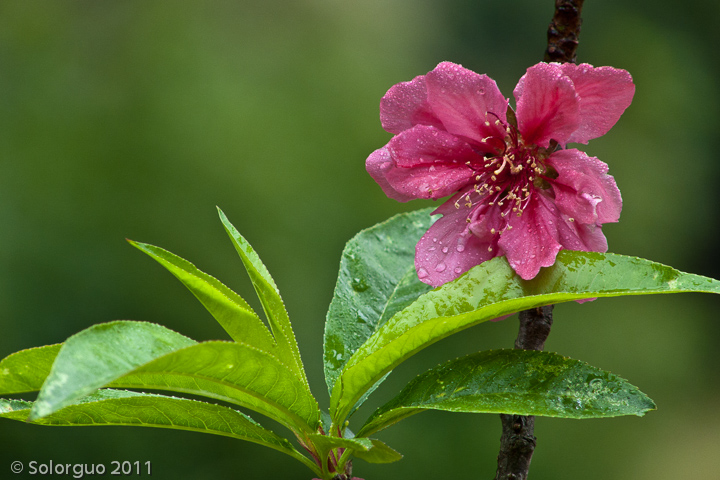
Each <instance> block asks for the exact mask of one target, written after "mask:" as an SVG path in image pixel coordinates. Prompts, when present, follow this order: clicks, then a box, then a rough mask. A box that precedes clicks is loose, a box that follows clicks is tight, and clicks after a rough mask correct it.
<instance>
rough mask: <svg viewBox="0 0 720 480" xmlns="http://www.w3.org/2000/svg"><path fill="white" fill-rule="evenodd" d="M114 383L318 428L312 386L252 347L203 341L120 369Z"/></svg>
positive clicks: (295, 428)
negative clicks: (193, 397)
mask: <svg viewBox="0 0 720 480" xmlns="http://www.w3.org/2000/svg"><path fill="white" fill-rule="evenodd" d="M118 373H119V374H120V375H122V376H119V377H118V378H117V379H116V380H115V381H114V382H113V383H112V386H114V387H122V388H151V389H161V390H170V391H174V392H183V393H190V394H194V395H202V396H205V397H209V398H214V399H218V400H222V401H226V402H231V403H235V404H237V405H241V406H243V407H247V408H250V409H252V410H255V411H257V412H259V413H262V414H263V415H266V416H268V417H270V418H272V419H273V420H276V421H277V422H280V423H281V424H283V425H285V426H287V427H288V428H290V429H291V430H293V431H296V432H298V431H301V432H315V431H317V427H318V424H319V422H320V410H319V407H318V404H317V402H316V401H315V398H314V397H313V396H312V394H311V393H310V390H309V389H308V387H307V386H306V385H305V384H304V383H302V382H301V381H300V380H299V379H298V378H297V376H296V375H295V374H294V373H293V372H291V371H290V370H289V369H288V368H287V366H285V365H284V364H282V363H280V362H279V361H278V360H277V359H276V358H275V357H274V356H272V355H270V354H268V353H267V352H263V351H261V350H258V349H256V348H254V347H252V346H250V345H245V344H242V343H231V342H219V341H214V342H204V343H200V344H198V345H194V346H191V347H188V348H184V349H182V350H178V351H176V352H172V353H170V354H168V355H165V356H162V357H159V358H157V359H155V360H153V361H152V362H149V363H146V364H145V365H141V366H138V367H137V368H135V369H133V370H131V371H126V372H118Z"/></svg>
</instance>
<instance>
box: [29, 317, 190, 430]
mask: <svg viewBox="0 0 720 480" xmlns="http://www.w3.org/2000/svg"><path fill="white" fill-rule="evenodd" d="M195 343H196V342H195V341H194V340H191V339H189V338H187V337H185V336H183V335H180V334H179V333H177V332H173V331H172V330H169V329H167V328H165V327H162V326H160V325H155V324H152V323H146V322H131V321H118V322H110V323H103V324H99V325H94V326H92V327H90V328H88V329H85V330H83V331H82V332H80V333H77V334H75V335H73V336H72V337H70V338H68V339H67V341H66V342H65V343H64V344H63V346H62V347H61V348H60V351H59V352H58V354H57V358H56V359H55V363H54V364H53V366H52V369H51V370H50V374H49V375H48V377H47V379H46V380H45V383H44V384H43V386H42V389H41V390H40V393H39V394H38V399H37V402H35V405H34V407H33V410H32V413H31V414H30V419H31V420H35V419H37V418H39V417H43V416H45V415H49V414H51V413H53V412H55V411H57V410H59V409H60V408H62V407H64V406H65V405H69V404H70V403H72V402H73V401H75V400H76V399H78V398H80V397H83V396H85V395H87V394H89V393H92V392H93V391H95V390H97V389H98V388H100V387H102V386H104V385H106V384H108V383H109V382H111V381H112V380H114V379H115V378H116V377H117V376H118V375H117V372H118V371H123V372H124V371H128V370H131V369H133V368H135V367H137V366H138V365H142V364H143V363H147V362H149V361H151V360H153V359H154V358H157V357H159V356H162V355H164V354H166V353H169V352H172V351H174V350H177V349H180V348H183V347H187V346H189V345H194V344H195Z"/></svg>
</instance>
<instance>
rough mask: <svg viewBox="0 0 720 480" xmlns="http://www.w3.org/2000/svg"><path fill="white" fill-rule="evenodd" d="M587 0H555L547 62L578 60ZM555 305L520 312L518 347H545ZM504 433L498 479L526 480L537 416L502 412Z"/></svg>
mask: <svg viewBox="0 0 720 480" xmlns="http://www.w3.org/2000/svg"><path fill="white" fill-rule="evenodd" d="M583 1H584V0H555V14H554V15H553V19H552V22H551V23H550V26H549V27H548V34H547V36H548V43H547V50H546V51H545V58H544V60H545V61H546V62H560V63H568V62H571V63H575V60H576V50H577V46H578V36H579V35H580V25H581V24H582V18H581V16H580V13H581V11H582V6H583ZM552 311H553V305H548V306H545V307H538V308H533V309H530V310H525V311H523V312H520V330H519V332H518V336H517V339H516V340H515V348H516V349H522V350H538V351H539V350H542V349H543V348H544V347H545V340H547V337H548V335H550V328H551V327H552V320H553V317H552ZM500 421H501V422H502V436H501V437H500V453H498V468H497V471H496V473H495V480H526V479H527V475H528V470H529V468H530V460H531V459H532V455H533V453H534V451H535V444H536V438H535V435H534V433H535V417H534V416H523V415H500Z"/></svg>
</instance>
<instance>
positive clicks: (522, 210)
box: [366, 62, 635, 286]
mask: <svg viewBox="0 0 720 480" xmlns="http://www.w3.org/2000/svg"><path fill="white" fill-rule="evenodd" d="M634 93H635V85H634V84H633V83H632V78H631V77H630V74H629V73H628V72H626V71H625V70H619V69H616V68H612V67H598V68H595V67H593V66H591V65H588V64H582V65H574V64H569V63H567V64H562V65H561V64H555V63H550V64H548V63H539V64H537V65H535V66H533V67H530V68H529V69H528V70H527V72H526V73H525V75H523V77H522V78H521V79H520V82H518V85H517V87H515V90H514V92H513V94H514V95H515V100H516V105H517V107H516V110H515V111H513V110H512V109H511V108H509V106H508V99H506V98H505V97H503V95H502V94H501V93H500V90H499V89H498V87H497V85H496V83H495V81H494V80H492V79H490V78H489V77H487V76H486V75H479V74H477V73H475V72H472V71H470V70H467V69H465V68H463V67H461V66H460V65H456V64H454V63H449V62H443V63H441V64H439V65H438V66H437V67H436V68H435V69H434V70H432V71H431V72H429V73H428V74H427V75H422V76H419V77H416V78H415V79H413V80H412V81H410V82H403V83H399V84H397V85H395V86H393V87H392V88H391V89H390V90H389V91H388V92H387V93H386V94H385V96H384V97H383V98H382V100H381V102H380V119H381V121H382V125H383V128H385V130H387V131H388V132H391V133H394V134H396V135H395V136H394V137H393V138H392V139H391V140H390V141H389V142H388V144H387V145H385V146H384V147H383V148H381V149H379V150H376V151H375V152H373V153H372V154H371V155H370V156H369V157H368V159H367V162H366V168H367V171H368V172H369V173H370V175H371V176H372V177H373V178H374V179H375V181H377V182H378V184H379V185H380V186H381V187H382V189H383V191H384V192H385V194H386V195H388V196H389V197H391V198H394V199H396V200H399V201H402V202H406V201H408V200H412V199H416V198H432V199H438V198H441V197H445V196H448V195H452V197H451V198H450V199H449V200H448V201H446V202H445V203H444V204H443V205H441V206H440V207H439V208H438V209H437V210H435V212H433V213H434V214H442V215H443V216H442V218H440V219H439V220H438V221H437V222H435V224H433V226H432V227H430V229H429V230H428V231H427V233H425V235H424V236H423V237H422V239H421V240H420V241H419V242H418V244H417V247H416V256H415V266H416V268H417V272H418V277H419V278H420V279H421V280H422V281H423V282H425V283H428V284H430V285H432V286H439V285H442V284H443V283H445V282H449V281H451V280H454V279H455V278H457V277H458V276H460V275H461V274H462V273H464V272H466V271H467V270H469V269H470V268H471V267H473V266H475V265H478V264H480V263H482V262H484V261H486V260H489V259H490V258H492V257H496V256H501V255H505V256H507V259H508V262H509V263H510V265H511V266H512V268H513V269H514V270H515V271H516V272H517V273H518V275H520V276H521V277H522V278H524V279H526V280H528V279H531V278H534V277H535V275H537V274H538V272H539V271H540V267H547V266H550V265H552V264H553V263H554V262H555V257H556V256H557V253H558V252H559V251H560V250H561V249H562V248H565V249H569V250H584V251H596V252H605V251H607V241H606V239H605V236H604V235H603V233H602V229H601V225H602V224H603V223H607V222H617V221H618V219H619V217H620V210H621V208H622V200H621V198H620V191H619V190H618V188H617V185H616V184H615V180H614V179H613V177H611V176H610V175H607V173H606V172H607V170H608V167H607V165H606V164H605V163H603V162H601V161H600V160H598V159H597V158H594V157H590V156H588V155H586V154H585V153H583V152H581V151H579V150H576V149H574V148H572V149H565V146H566V144H567V143H571V142H577V143H587V142H588V141H589V140H590V139H592V138H596V137H599V136H601V135H604V134H605V133H607V131H608V130H610V128H611V127H612V126H613V125H614V124H615V122H617V121H618V119H619V118H620V116H621V115H622V113H623V112H624V111H625V109H626V108H627V107H628V106H629V105H630V102H631V101H632V97H633V94H634ZM559 147H562V149H560V148H559Z"/></svg>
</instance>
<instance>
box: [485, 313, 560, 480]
mask: <svg viewBox="0 0 720 480" xmlns="http://www.w3.org/2000/svg"><path fill="white" fill-rule="evenodd" d="M552 310H553V305H548V306H546V307H538V308H533V309H530V310H524V311H522V312H520V331H519V332H518V336H517V339H516V340H515V348H516V349H521V350H542V349H543V348H544V347H545V340H547V337H548V335H550V327H552V320H553V317H552ZM500 421H501V422H502V436H501V437H500V453H499V454H498V468H497V471H496V472H495V480H525V479H526V478H527V475H528V470H529V469H530V460H531V459H532V456H533V452H534V451H535V440H536V439H535V435H534V433H535V417H533V416H522V415H500Z"/></svg>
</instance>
